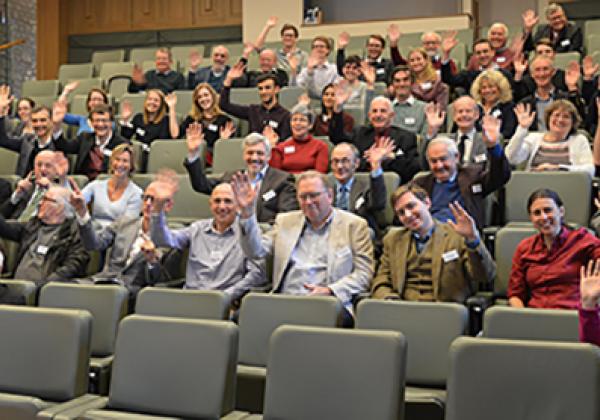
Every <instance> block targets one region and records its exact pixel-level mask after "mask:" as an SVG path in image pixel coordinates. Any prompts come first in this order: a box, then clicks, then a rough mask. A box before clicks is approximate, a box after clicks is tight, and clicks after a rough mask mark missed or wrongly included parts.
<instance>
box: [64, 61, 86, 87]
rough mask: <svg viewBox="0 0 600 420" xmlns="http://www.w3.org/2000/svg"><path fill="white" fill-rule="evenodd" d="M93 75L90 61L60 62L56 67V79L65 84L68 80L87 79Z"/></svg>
mask: <svg viewBox="0 0 600 420" xmlns="http://www.w3.org/2000/svg"><path fill="white" fill-rule="evenodd" d="M93 75H94V65H93V64H92V63H81V64H61V65H60V68H59V69H58V81H59V82H60V84H61V85H65V84H66V83H67V82H68V81H69V80H80V79H89V78H91V77H92V76H93Z"/></svg>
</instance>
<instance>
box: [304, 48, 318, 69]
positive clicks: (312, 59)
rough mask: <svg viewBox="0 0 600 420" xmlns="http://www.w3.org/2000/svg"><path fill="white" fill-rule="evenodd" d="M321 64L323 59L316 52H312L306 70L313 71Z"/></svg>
mask: <svg viewBox="0 0 600 420" xmlns="http://www.w3.org/2000/svg"><path fill="white" fill-rule="evenodd" d="M319 63H321V57H319V55H318V54H317V53H316V52H311V53H310V55H309V56H308V60H307V61H306V68H307V69H308V70H310V71H313V70H314V69H315V67H317V66H318V65H319Z"/></svg>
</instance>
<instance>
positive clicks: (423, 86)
mask: <svg viewBox="0 0 600 420" xmlns="http://www.w3.org/2000/svg"><path fill="white" fill-rule="evenodd" d="M431 86H432V84H431V82H424V83H421V89H423V90H429V89H431Z"/></svg>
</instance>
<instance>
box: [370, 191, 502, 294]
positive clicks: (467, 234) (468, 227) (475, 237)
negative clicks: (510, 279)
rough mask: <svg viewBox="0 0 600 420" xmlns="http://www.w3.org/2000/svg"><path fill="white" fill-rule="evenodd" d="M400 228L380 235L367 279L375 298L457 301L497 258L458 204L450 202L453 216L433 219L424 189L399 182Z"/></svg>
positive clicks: (485, 278) (487, 275) (491, 271)
mask: <svg viewBox="0 0 600 420" xmlns="http://www.w3.org/2000/svg"><path fill="white" fill-rule="evenodd" d="M391 200H392V204H393V206H394V211H395V212H396V215H397V216H398V218H399V219H400V222H401V223H402V225H403V226H404V228H399V229H394V230H391V231H390V232H389V233H388V234H387V235H386V236H385V238H384V239H383V256H382V257H381V262H380V264H379V269H378V271H377V275H376V276H375V278H374V279H373V283H372V285H371V294H372V296H373V297H374V298H376V299H404V300H412V301H427V302H458V303H464V302H465V300H466V299H467V298H468V297H469V296H470V295H472V294H473V293H474V292H476V291H477V290H478V287H477V286H478V283H484V284H485V283H487V282H490V281H491V280H492V279H493V278H494V275H495V273H496V264H495V263H494V260H493V259H492V257H491V255H490V253H489V252H488V251H487V249H486V248H485V245H484V244H483V243H482V242H481V240H480V238H479V233H478V232H477V228H476V227H475V222H474V221H473V219H472V218H471V216H469V214H468V213H467V212H466V211H465V210H464V209H463V208H462V207H461V206H460V205H459V204H458V203H454V204H451V205H450V209H451V210H452V214H453V216H454V217H453V218H454V220H456V222H452V221H449V222H448V223H439V222H437V221H434V219H433V217H432V216H431V213H430V212H429V208H430V207H431V201H430V200H429V197H428V196H427V193H426V192H425V190H423V189H422V188H421V187H419V186H417V185H414V184H407V185H403V186H401V187H400V188H398V189H397V190H396V191H395V192H394V194H393V195H392V198H391Z"/></svg>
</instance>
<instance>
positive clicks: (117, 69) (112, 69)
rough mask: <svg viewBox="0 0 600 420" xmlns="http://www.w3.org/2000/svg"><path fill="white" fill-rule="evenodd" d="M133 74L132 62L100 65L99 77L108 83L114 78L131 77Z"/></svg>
mask: <svg viewBox="0 0 600 420" xmlns="http://www.w3.org/2000/svg"><path fill="white" fill-rule="evenodd" d="M132 72H133V63H131V62H128V61H126V62H114V63H111V62H103V63H102V64H101V65H100V71H99V73H98V77H100V78H101V79H102V80H106V81H108V80H109V79H110V78H111V77H114V76H131V73H132Z"/></svg>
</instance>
